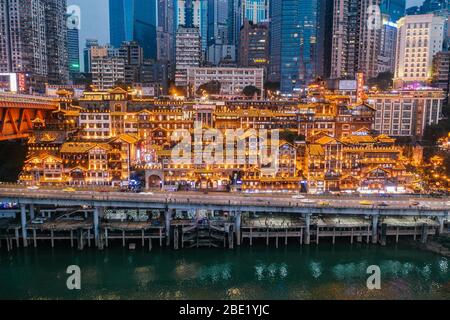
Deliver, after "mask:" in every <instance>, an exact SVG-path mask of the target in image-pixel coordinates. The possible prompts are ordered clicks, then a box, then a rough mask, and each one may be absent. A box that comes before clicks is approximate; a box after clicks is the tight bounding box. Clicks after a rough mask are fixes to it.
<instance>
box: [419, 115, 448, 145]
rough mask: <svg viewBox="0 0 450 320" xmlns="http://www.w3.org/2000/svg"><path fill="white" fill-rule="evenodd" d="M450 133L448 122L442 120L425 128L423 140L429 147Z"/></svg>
mask: <svg viewBox="0 0 450 320" xmlns="http://www.w3.org/2000/svg"><path fill="white" fill-rule="evenodd" d="M449 131H450V121H448V120H442V121H440V122H439V123H438V124H433V125H431V126H427V127H426V128H425V132H424V134H423V140H424V141H426V142H428V144H430V145H435V144H436V143H437V141H438V140H439V139H440V138H442V137H445V136H446V135H447V134H448V132H449Z"/></svg>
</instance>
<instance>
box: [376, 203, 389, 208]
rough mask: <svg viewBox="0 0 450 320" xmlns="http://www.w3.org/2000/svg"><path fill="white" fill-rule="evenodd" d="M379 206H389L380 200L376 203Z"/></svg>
mask: <svg viewBox="0 0 450 320" xmlns="http://www.w3.org/2000/svg"><path fill="white" fill-rule="evenodd" d="M378 206H379V207H389V205H388V204H387V203H386V202H380V203H379V204H378Z"/></svg>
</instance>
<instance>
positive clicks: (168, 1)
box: [157, 0, 175, 61]
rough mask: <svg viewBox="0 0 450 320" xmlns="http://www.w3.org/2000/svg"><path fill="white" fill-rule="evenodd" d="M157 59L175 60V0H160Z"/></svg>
mask: <svg viewBox="0 0 450 320" xmlns="http://www.w3.org/2000/svg"><path fill="white" fill-rule="evenodd" d="M157 38H158V39H157V42H158V44H157V47H158V54H157V60H160V61H174V60H175V48H174V46H175V30H174V3H173V0H158V30H157Z"/></svg>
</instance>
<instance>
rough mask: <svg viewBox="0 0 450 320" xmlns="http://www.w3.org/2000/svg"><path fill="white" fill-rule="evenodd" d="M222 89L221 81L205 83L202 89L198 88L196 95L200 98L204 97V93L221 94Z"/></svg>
mask: <svg viewBox="0 0 450 320" xmlns="http://www.w3.org/2000/svg"><path fill="white" fill-rule="evenodd" d="M221 87H222V85H221V84H220V82H219V81H216V80H213V81H210V82H207V83H204V84H202V85H201V86H200V87H198V89H197V92H196V93H197V95H199V96H201V95H203V93H206V94H220V89H221Z"/></svg>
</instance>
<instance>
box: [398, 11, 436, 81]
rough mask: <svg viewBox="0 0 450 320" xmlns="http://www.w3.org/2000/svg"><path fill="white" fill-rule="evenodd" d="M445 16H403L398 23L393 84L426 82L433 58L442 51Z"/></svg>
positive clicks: (428, 79) (428, 78) (430, 72)
mask: <svg viewBox="0 0 450 320" xmlns="http://www.w3.org/2000/svg"><path fill="white" fill-rule="evenodd" d="M444 23H445V19H444V18H443V17H440V16H435V15H433V14H423V15H414V16H406V17H404V18H402V19H400V20H399V22H398V36H397V53H396V55H397V57H396V60H395V78H394V85H395V86H396V87H402V86H404V85H407V84H410V83H422V84H423V83H425V84H426V83H429V82H430V81H431V80H432V67H433V57H434V56H435V54H437V53H438V52H439V51H441V50H442V47H443V42H444Z"/></svg>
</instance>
